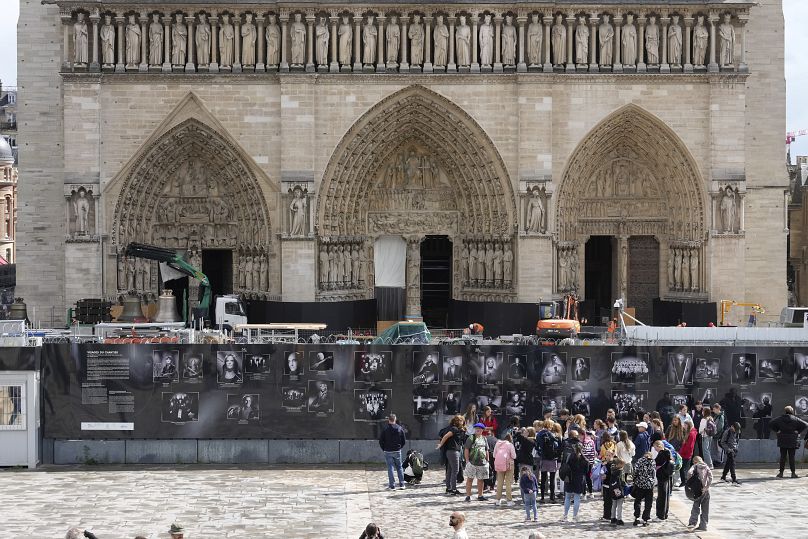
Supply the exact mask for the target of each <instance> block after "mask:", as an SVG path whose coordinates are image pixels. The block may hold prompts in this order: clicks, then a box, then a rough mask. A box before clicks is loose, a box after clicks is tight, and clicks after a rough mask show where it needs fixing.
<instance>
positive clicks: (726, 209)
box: [720, 185, 736, 232]
mask: <svg viewBox="0 0 808 539" xmlns="http://www.w3.org/2000/svg"><path fill="white" fill-rule="evenodd" d="M720 210H721V224H722V226H723V231H724V232H734V231H735V214H736V211H735V210H736V202H735V191H734V190H733V189H732V187H730V186H729V185H728V186H727V187H726V188H724V194H723V195H722V196H721V205H720Z"/></svg>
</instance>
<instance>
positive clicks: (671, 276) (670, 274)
mask: <svg viewBox="0 0 808 539" xmlns="http://www.w3.org/2000/svg"><path fill="white" fill-rule="evenodd" d="M675 258H676V251H675V250H673V249H671V251H670V252H669V253H668V289H669V290H674V289H675V288H676V278H675V276H674V270H673V264H674V262H673V261H674V259H675Z"/></svg>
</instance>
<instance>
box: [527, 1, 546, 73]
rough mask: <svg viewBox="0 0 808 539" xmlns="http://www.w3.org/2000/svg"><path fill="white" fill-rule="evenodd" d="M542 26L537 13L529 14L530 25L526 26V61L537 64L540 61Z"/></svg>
mask: <svg viewBox="0 0 808 539" xmlns="http://www.w3.org/2000/svg"><path fill="white" fill-rule="evenodd" d="M542 37H543V34H542V26H541V21H540V20H539V14H538V13H534V14H533V15H532V16H531V23H530V26H528V27H527V63H528V64H530V65H532V66H537V65H539V64H541V63H542V61H541V43H542Z"/></svg>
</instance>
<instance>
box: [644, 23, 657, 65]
mask: <svg viewBox="0 0 808 539" xmlns="http://www.w3.org/2000/svg"><path fill="white" fill-rule="evenodd" d="M645 55H646V58H647V59H648V65H659V25H658V24H657V22H656V16H654V15H651V16H650V17H648V26H646V27H645Z"/></svg>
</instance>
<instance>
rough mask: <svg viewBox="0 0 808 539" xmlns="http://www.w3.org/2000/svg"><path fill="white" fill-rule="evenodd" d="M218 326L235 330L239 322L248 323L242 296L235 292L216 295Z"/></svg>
mask: <svg viewBox="0 0 808 539" xmlns="http://www.w3.org/2000/svg"><path fill="white" fill-rule="evenodd" d="M215 312H216V327H218V328H221V329H225V330H227V331H233V328H235V327H236V326H237V325H239V324H246V323H247V311H246V310H245V309H244V303H242V301H241V298H239V297H238V296H236V295H234V294H228V295H225V296H216V303H215Z"/></svg>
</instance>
